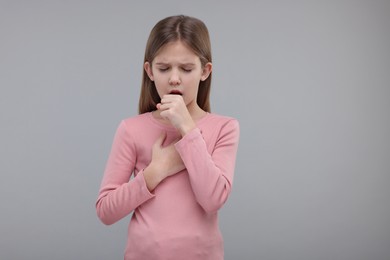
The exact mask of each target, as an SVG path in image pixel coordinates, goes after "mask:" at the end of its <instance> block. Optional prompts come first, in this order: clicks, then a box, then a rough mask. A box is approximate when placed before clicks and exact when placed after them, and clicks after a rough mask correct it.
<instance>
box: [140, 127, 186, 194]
mask: <svg viewBox="0 0 390 260" xmlns="http://www.w3.org/2000/svg"><path fill="white" fill-rule="evenodd" d="M165 139H166V133H165V132H164V133H163V134H162V135H161V136H160V137H159V138H158V139H157V140H156V142H155V143H154V145H153V147H152V161H151V162H150V164H149V165H148V166H147V167H146V168H145V170H144V178H145V181H146V185H147V186H148V189H149V190H154V189H155V187H156V186H157V185H158V184H159V183H160V182H161V181H162V180H164V179H165V178H167V177H169V176H171V175H174V174H176V173H178V172H180V171H182V170H184V169H185V165H184V163H183V161H182V159H181V157H180V155H179V153H178V152H177V151H176V148H175V146H174V145H175V143H176V142H177V141H179V139H176V140H174V141H173V142H171V143H170V144H169V145H167V146H163V143H164V141H165Z"/></svg>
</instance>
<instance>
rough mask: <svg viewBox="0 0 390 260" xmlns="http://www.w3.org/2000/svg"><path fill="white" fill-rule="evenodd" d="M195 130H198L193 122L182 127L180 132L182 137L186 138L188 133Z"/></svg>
mask: <svg viewBox="0 0 390 260" xmlns="http://www.w3.org/2000/svg"><path fill="white" fill-rule="evenodd" d="M195 128H196V125H195V123H194V122H191V123H189V124H186V125H183V126H182V127H180V129H179V132H180V134H181V136H185V135H186V134H187V133H189V132H191V131H192V130H194V129H195Z"/></svg>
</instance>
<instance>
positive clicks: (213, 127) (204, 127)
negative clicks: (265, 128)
mask: <svg viewBox="0 0 390 260" xmlns="http://www.w3.org/2000/svg"><path fill="white" fill-rule="evenodd" d="M199 128H200V129H201V131H202V133H203V135H204V137H210V138H212V139H215V140H221V139H231V140H234V142H238V139H239V135H240V125H239V122H238V120H237V119H236V118H233V117H230V116H223V115H218V114H214V113H210V114H208V116H207V117H206V118H205V120H203V121H202V122H201V124H199Z"/></svg>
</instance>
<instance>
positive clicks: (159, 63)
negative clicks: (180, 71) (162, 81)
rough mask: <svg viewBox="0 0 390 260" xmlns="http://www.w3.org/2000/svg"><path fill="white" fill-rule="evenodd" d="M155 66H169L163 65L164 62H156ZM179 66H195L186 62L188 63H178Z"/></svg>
mask: <svg viewBox="0 0 390 260" xmlns="http://www.w3.org/2000/svg"><path fill="white" fill-rule="evenodd" d="M156 65H157V66H167V65H170V64H169V63H165V62H157V63H156ZM179 65H180V66H195V63H191V62H188V63H179Z"/></svg>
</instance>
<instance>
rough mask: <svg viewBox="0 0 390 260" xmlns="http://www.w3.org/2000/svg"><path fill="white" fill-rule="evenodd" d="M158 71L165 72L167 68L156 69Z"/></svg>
mask: <svg viewBox="0 0 390 260" xmlns="http://www.w3.org/2000/svg"><path fill="white" fill-rule="evenodd" d="M158 70H159V71H161V72H165V71H168V70H169V68H158Z"/></svg>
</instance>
